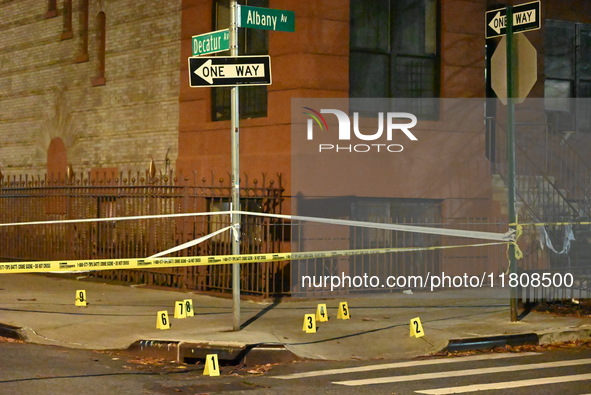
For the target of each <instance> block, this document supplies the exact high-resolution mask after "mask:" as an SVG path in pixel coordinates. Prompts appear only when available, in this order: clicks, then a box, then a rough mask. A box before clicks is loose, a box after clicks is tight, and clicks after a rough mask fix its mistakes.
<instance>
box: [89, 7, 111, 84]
mask: <svg viewBox="0 0 591 395" xmlns="http://www.w3.org/2000/svg"><path fill="white" fill-rule="evenodd" d="M106 34H107V18H106V16H105V13H104V12H99V13H98V15H97V17H96V52H97V54H96V76H95V77H94V78H93V79H92V86H98V85H105V82H106V81H105V50H106V46H107V37H106Z"/></svg>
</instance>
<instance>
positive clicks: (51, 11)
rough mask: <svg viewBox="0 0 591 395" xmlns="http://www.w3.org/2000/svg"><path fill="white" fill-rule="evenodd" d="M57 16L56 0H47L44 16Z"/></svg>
mask: <svg viewBox="0 0 591 395" xmlns="http://www.w3.org/2000/svg"><path fill="white" fill-rule="evenodd" d="M56 16H57V0H49V1H48V2H47V12H46V13H45V18H54V17H56Z"/></svg>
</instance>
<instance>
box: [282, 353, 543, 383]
mask: <svg viewBox="0 0 591 395" xmlns="http://www.w3.org/2000/svg"><path fill="white" fill-rule="evenodd" d="M534 355H541V354H540V353H535V352H526V353H522V354H482V355H472V356H468V357H457V358H447V359H426V360H422V361H405V362H394V363H383V364H378V365H366V366H356V367H353V368H342V369H326V370H315V371H312V372H303V373H293V374H288V375H284V376H271V377H272V378H274V379H283V380H289V379H301V378H306V377H321V376H329V375H335V374H348V373H359V372H370V371H374V370H385V369H400V368H409V367H416V366H428V365H443V364H450V363H460V362H470V361H485V360H493V359H506V358H519V357H529V356H534Z"/></svg>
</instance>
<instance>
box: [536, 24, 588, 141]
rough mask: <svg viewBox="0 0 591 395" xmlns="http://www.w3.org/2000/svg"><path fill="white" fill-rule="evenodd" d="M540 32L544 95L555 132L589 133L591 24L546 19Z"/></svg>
mask: <svg viewBox="0 0 591 395" xmlns="http://www.w3.org/2000/svg"><path fill="white" fill-rule="evenodd" d="M544 29H545V31H544V48H545V57H544V75H545V81H544V98H545V99H546V100H545V103H546V110H547V113H548V120H549V126H550V128H551V130H553V131H556V132H568V131H581V132H591V108H590V101H589V100H576V99H581V98H586V99H588V98H591V24H584V23H575V22H569V21H558V20H551V19H548V20H546V21H545V28H544Z"/></svg>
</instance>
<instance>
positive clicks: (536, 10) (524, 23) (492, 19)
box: [485, 0, 541, 38]
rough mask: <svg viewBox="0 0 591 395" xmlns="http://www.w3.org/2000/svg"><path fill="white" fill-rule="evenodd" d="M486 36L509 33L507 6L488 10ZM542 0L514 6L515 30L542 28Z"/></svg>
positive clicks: (491, 36) (516, 31) (515, 31)
mask: <svg viewBox="0 0 591 395" xmlns="http://www.w3.org/2000/svg"><path fill="white" fill-rule="evenodd" d="M485 19H486V38H493V37H498V36H504V35H505V34H507V8H505V7H503V8H497V9H495V10H491V11H487V12H486V18H485ZM540 20H541V15H540V1H539V0H538V1H532V2H531V3H523V4H519V5H516V6H513V32H514V33H519V32H524V31H528V30H536V29H539V28H540Z"/></svg>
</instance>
